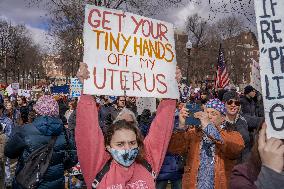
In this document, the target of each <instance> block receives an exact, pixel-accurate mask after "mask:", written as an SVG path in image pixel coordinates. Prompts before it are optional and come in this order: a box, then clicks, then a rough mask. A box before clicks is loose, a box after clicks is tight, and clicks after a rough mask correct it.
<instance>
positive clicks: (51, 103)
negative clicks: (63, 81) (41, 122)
mask: <svg viewBox="0 0 284 189" xmlns="http://www.w3.org/2000/svg"><path fill="white" fill-rule="evenodd" d="M34 110H35V111H36V112H37V113H38V114H39V115H43V116H58V115H59V106H58V103H57V102H56V100H55V99H54V98H53V97H52V96H50V95H44V96H42V97H40V98H39V99H38V101H37V102H36V104H35V105H34Z"/></svg>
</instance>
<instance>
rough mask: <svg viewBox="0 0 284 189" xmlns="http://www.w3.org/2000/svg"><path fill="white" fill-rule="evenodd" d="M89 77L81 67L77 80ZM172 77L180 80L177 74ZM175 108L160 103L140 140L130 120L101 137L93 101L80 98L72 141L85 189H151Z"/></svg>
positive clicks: (173, 103) (168, 102) (172, 103)
mask: <svg viewBox="0 0 284 189" xmlns="http://www.w3.org/2000/svg"><path fill="white" fill-rule="evenodd" d="M89 74H90V73H89V72H88V70H87V65H86V64H84V63H81V64H80V69H79V71H78V74H77V76H78V77H79V79H80V80H81V81H83V80H84V79H87V78H88V77H89ZM176 75H177V76H176V78H177V80H180V78H181V74H180V70H177V73H176ZM175 108H176V101H175V100H163V101H162V102H161V103H160V105H159V107H158V109H157V115H156V118H155V120H154V121H153V122H152V125H151V129H150V132H149V134H148V135H147V137H146V138H145V139H144V140H143V138H142V135H141V133H140V131H139V129H138V128H137V125H136V124H135V123H133V122H132V121H130V120H120V121H116V122H114V123H113V124H112V125H111V126H110V127H109V128H108V130H107V133H106V135H105V137H104V136H103V133H102V131H101V129H100V127H99V122H98V113H97V112H98V109H97V106H96V102H95V100H94V99H93V98H92V96H90V95H83V96H82V97H81V99H80V102H79V104H78V107H77V126H76V130H75V135H76V136H75V138H76V144H77V153H78V156H79V161H80V165H81V168H82V172H83V175H84V178H85V181H86V184H87V187H88V189H90V188H98V189H108V188H111V189H114V188H119V189H123V188H140V189H146V188H149V189H154V188H155V176H156V173H158V172H159V170H160V168H161V165H162V163H163V160H164V156H165V153H166V150H167V147H168V143H169V140H170V137H171V134H172V129H173V125H174V124H173V123H174V112H175Z"/></svg>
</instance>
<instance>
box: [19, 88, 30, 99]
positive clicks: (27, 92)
mask: <svg viewBox="0 0 284 189" xmlns="http://www.w3.org/2000/svg"><path fill="white" fill-rule="evenodd" d="M18 95H19V96H24V97H26V98H30V97H31V91H30V90H25V89H19V90H18Z"/></svg>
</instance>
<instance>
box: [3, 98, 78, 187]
mask: <svg viewBox="0 0 284 189" xmlns="http://www.w3.org/2000/svg"><path fill="white" fill-rule="evenodd" d="M34 110H35V112H36V113H37V116H35V119H34V120H33V122H32V123H29V124H26V125H23V126H21V127H15V128H14V129H13V131H12V134H11V137H10V138H9V140H8V141H7V143H6V146H5V156H6V157H8V158H11V159H16V158H18V165H21V166H18V167H17V171H16V174H15V177H17V176H18V174H19V173H20V172H21V170H22V169H23V167H24V166H23V165H25V163H26V162H27V160H28V158H29V155H30V154H31V153H32V152H34V151H35V150H37V149H39V148H41V147H44V146H45V145H47V144H48V143H49V141H50V140H51V138H52V137H53V136H56V139H55V140H56V141H55V143H54V145H53V152H52V157H51V160H52V163H50V164H49V165H48V168H47V171H46V172H45V173H41V175H48V176H40V178H39V179H40V181H39V183H38V185H37V188H64V170H67V169H70V168H71V167H73V166H75V165H76V164H77V162H78V159H77V154H76V148H75V141H74V138H73V136H72V135H69V137H66V136H67V133H66V135H65V131H64V126H63V123H62V121H61V119H60V118H59V116H58V115H59V108H58V104H57V102H56V101H55V99H54V98H53V97H52V96H49V95H45V96H42V97H40V98H39V99H38V101H37V102H36V104H35V105H34ZM66 146H67V147H66ZM66 160H68V162H67V161H66ZM31 171H32V170H31ZM12 188H14V189H21V188H23V187H22V186H21V185H20V183H18V182H17V179H14V180H13V187H12Z"/></svg>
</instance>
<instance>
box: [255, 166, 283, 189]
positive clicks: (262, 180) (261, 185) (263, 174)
mask: <svg viewBox="0 0 284 189" xmlns="http://www.w3.org/2000/svg"><path fill="white" fill-rule="evenodd" d="M255 185H256V186H257V188H258V189H284V172H282V173H277V172H275V171H273V170H272V169H269V168H268V167H265V166H262V167H261V171H260V173H259V175H258V177H257V180H256V182H255Z"/></svg>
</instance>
